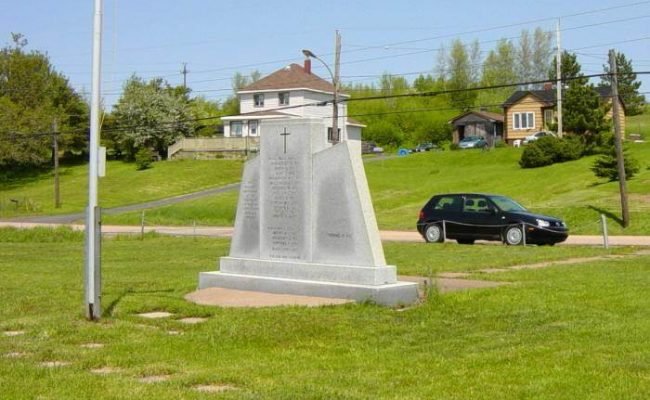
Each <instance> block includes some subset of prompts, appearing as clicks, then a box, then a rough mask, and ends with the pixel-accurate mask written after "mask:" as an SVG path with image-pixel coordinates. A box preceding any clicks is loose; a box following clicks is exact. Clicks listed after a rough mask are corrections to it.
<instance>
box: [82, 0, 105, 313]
mask: <svg viewBox="0 0 650 400" xmlns="http://www.w3.org/2000/svg"><path fill="white" fill-rule="evenodd" d="M102 8H103V5H102V0H95V15H94V20H93V56H92V89H91V90H92V93H91V103H90V144H89V147H90V148H89V153H90V160H89V163H88V207H87V208H86V251H85V256H86V260H85V261H86V264H85V308H86V317H87V318H88V319H90V320H95V319H99V318H100V317H101V304H100V301H99V299H100V296H101V281H100V276H101V275H100V265H99V260H100V258H101V256H100V254H101V253H100V244H101V237H100V235H101V229H100V223H99V216H100V212H99V208H98V204H97V192H98V190H97V186H98V182H97V173H98V160H99V157H98V153H99V117H100V116H99V112H100V110H99V107H100V91H101V86H100V83H101V54H102Z"/></svg>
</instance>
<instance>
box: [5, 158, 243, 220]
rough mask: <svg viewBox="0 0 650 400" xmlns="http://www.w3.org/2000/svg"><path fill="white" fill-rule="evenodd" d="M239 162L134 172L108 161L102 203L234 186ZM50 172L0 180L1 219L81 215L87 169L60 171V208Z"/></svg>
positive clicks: (168, 164)
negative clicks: (56, 200) (27, 216)
mask: <svg viewBox="0 0 650 400" xmlns="http://www.w3.org/2000/svg"><path fill="white" fill-rule="evenodd" d="M242 165H243V164H242V162H241V161H229V160H213V161H197V160H178V161H164V162H158V163H155V164H154V167H153V168H151V169H147V170H144V171H137V170H136V168H135V164H130V163H124V162H120V161H109V162H108V165H107V166H106V177H104V178H100V180H99V191H100V193H99V195H100V204H101V206H102V207H116V206H122V205H127V204H136V203H141V202H144V201H149V200H157V199H162V198H166V197H171V196H177V195H181V194H185V193H190V192H196V191H199V190H202V189H206V188H210V187H215V186H221V185H226V184H229V183H233V182H237V181H239V179H240V176H241V168H242ZM53 182H54V179H53V173H52V172H48V173H43V174H38V175H34V176H28V177H25V176H23V177H20V178H14V179H9V180H8V179H5V180H1V179H0V218H7V217H15V216H20V215H39V214H66V213H73V212H79V211H83V210H84V208H85V207H86V204H87V202H88V191H87V188H88V169H87V166H85V165H82V166H64V167H62V168H61V169H60V182H61V184H60V186H61V201H62V207H61V208H59V209H55V208H54V186H53V185H54V184H53Z"/></svg>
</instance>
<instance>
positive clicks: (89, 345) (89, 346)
mask: <svg viewBox="0 0 650 400" xmlns="http://www.w3.org/2000/svg"><path fill="white" fill-rule="evenodd" d="M79 347H81V348H84V349H101V348H103V347H104V345H103V344H102V343H84V344H81V345H79Z"/></svg>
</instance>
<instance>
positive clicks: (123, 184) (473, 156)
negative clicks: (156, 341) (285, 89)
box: [0, 114, 650, 235]
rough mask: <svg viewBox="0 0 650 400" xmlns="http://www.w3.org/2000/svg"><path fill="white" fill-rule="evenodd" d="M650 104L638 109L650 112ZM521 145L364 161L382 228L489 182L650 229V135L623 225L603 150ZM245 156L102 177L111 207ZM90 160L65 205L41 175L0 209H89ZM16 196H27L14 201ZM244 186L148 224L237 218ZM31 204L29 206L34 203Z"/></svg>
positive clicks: (489, 187) (191, 181)
mask: <svg viewBox="0 0 650 400" xmlns="http://www.w3.org/2000/svg"><path fill="white" fill-rule="evenodd" d="M646 115H650V114H644V115H642V116H640V117H632V118H633V119H631V120H632V121H636V120H635V118H636V119H640V120H644V121H645V120H646V119H647V118H646ZM522 151H523V150H522V149H515V148H501V149H496V150H494V151H490V152H481V151H473V150H467V151H444V152H427V153H419V154H413V155H410V156H408V157H400V158H392V159H386V160H373V162H368V163H366V173H367V176H368V181H369V185H370V190H371V195H372V199H373V205H374V207H375V211H376V215H377V220H378V223H379V226H380V228H381V229H407V230H413V229H415V221H416V219H417V215H418V212H419V210H420V208H421V207H422V205H423V204H424V203H425V202H426V201H427V200H428V199H429V198H430V197H431V196H432V195H434V194H437V193H445V192H466V191H467V192H487V193H499V194H504V195H507V196H511V197H513V198H515V199H516V200H518V201H519V202H521V203H522V204H523V205H525V206H527V207H528V208H530V209H531V210H532V211H536V212H539V213H545V214H550V215H553V216H558V217H561V218H563V219H565V220H566V221H567V222H568V224H569V227H570V228H571V232H572V233H573V234H598V233H599V232H600V225H599V221H600V214H605V215H606V216H607V217H608V221H609V224H608V226H609V232H610V234H614V235H619V234H627V235H634V234H637V235H638V234H647V233H648V232H650V143H630V151H631V154H632V155H633V156H634V157H635V158H636V159H637V160H639V162H640V166H641V171H640V172H639V174H638V175H637V176H635V177H634V178H633V179H631V180H630V181H629V182H628V190H629V205H630V211H631V212H630V214H631V226H630V227H629V228H627V229H623V228H622V227H621V224H620V221H619V220H618V217H619V216H620V199H619V195H618V183H617V182H605V181H604V180H602V179H597V178H596V177H595V176H594V175H593V173H592V172H591V170H590V167H591V165H592V164H593V162H594V160H595V157H585V158H583V159H581V160H578V161H573V162H568V163H562V164H555V165H552V166H549V167H544V168H535V169H521V168H520V167H519V165H518V164H517V161H518V160H519V158H520V156H521V152H522ZM241 169H242V163H241V162H240V161H230V160H214V161H192V160H185V161H172V162H160V163H156V164H155V165H154V168H152V169H150V170H146V171H136V170H135V167H134V165H133V164H125V163H120V162H111V163H109V166H108V172H107V177H106V178H102V179H101V181H100V189H101V200H100V204H101V205H102V206H103V207H114V206H118V205H125V204H133V203H139V202H143V201H146V200H152V199H159V198H163V197H169V196H173V195H178V194H183V193H187V192H193V191H198V190H201V189H205V188H207V187H214V186H220V185H225V184H228V183H232V182H236V181H238V180H239V179H240V175H241ZM86 179H87V177H86V169H85V168H84V167H68V168H65V169H64V173H63V175H62V178H61V182H62V198H63V208H61V209H58V210H55V209H54V208H53V205H52V187H51V185H52V177H51V175H50V174H45V175H39V176H37V177H35V178H33V179H31V180H27V179H22V180H18V181H11V182H8V183H7V182H5V183H3V187H2V188H0V218H2V217H5V218H6V217H12V216H16V215H25V214H49V213H66V212H73V211H82V210H83V208H84V205H85V203H86V200H87V199H86V196H87V195H86V189H85V188H86ZM10 199H17V200H20V201H22V202H23V204H24V205H25V206H23V207H22V208H20V209H19V210H16V207H15V206H14V205H13V203H11V202H10ZM236 203H237V193H225V194H222V195H218V196H212V197H208V198H202V199H198V200H193V201H188V202H184V203H181V204H176V205H172V206H167V207H160V208H156V209H152V210H147V212H146V223H147V224H148V225H192V224H193V223H196V224H197V225H198V226H201V225H213V226H214V225H232V224H233V221H234V216H235V211H236ZM30 204H31V205H33V207H29V205H30ZM140 219H141V212H132V213H125V214H122V215H112V216H106V217H105V218H104V223H106V224H112V223H113V224H139V223H140Z"/></svg>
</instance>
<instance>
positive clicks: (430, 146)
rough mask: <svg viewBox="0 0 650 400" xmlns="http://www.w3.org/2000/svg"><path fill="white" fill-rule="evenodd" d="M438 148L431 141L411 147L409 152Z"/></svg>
mask: <svg viewBox="0 0 650 400" xmlns="http://www.w3.org/2000/svg"><path fill="white" fill-rule="evenodd" d="M431 150H440V148H439V147H438V146H436V145H435V144H433V143H431V142H425V143H420V144H418V145H417V146H415V148H413V149H411V153H421V152H423V151H431Z"/></svg>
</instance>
